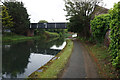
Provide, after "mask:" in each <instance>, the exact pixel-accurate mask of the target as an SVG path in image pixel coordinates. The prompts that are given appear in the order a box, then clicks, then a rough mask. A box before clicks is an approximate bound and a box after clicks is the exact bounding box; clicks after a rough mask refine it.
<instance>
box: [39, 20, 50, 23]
mask: <svg viewBox="0 0 120 80" xmlns="http://www.w3.org/2000/svg"><path fill="white" fill-rule="evenodd" d="M38 23H48V21H46V20H40V21H39V22H38Z"/></svg>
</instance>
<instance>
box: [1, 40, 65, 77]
mask: <svg viewBox="0 0 120 80" xmlns="http://www.w3.org/2000/svg"><path fill="white" fill-rule="evenodd" d="M65 45H66V42H65V40H64V38H58V39H56V40H49V41H48V40H39V39H37V40H28V41H24V42H19V43H12V44H3V45H2V78H27V76H29V75H30V74H31V73H32V72H34V71H36V70H37V69H38V68H40V67H41V66H43V65H45V64H46V63H47V62H48V61H49V60H50V59H52V58H53V57H54V56H55V55H56V54H57V53H59V52H60V51H61V50H62V49H63V48H64V46H65Z"/></svg>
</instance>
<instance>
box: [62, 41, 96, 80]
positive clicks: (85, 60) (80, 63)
mask: <svg viewBox="0 0 120 80" xmlns="http://www.w3.org/2000/svg"><path fill="white" fill-rule="evenodd" d="M73 42H74V48H73V52H72V55H71V57H70V60H69V62H68V67H67V68H66V69H65V70H64V73H63V76H62V78H98V75H97V70H96V67H95V64H94V62H93V61H92V59H91V57H90V55H89V53H88V52H87V50H86V49H85V48H84V46H83V45H82V44H81V43H80V41H78V40H74V41H73Z"/></svg>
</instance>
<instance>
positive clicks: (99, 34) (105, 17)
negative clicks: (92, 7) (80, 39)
mask: <svg viewBox="0 0 120 80" xmlns="http://www.w3.org/2000/svg"><path fill="white" fill-rule="evenodd" d="M109 24H110V14H102V15H98V16H95V18H94V19H93V20H91V22H90V25H91V31H92V35H93V37H94V39H95V40H96V41H97V42H100V43H101V42H103V40H104V37H105V34H106V32H107V30H108V29H109Z"/></svg>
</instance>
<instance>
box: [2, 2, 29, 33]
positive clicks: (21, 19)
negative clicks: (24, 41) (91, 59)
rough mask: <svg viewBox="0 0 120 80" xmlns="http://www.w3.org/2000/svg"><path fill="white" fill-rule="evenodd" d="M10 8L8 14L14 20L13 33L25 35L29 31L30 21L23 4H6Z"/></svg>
mask: <svg viewBox="0 0 120 80" xmlns="http://www.w3.org/2000/svg"><path fill="white" fill-rule="evenodd" d="M4 5H5V6H6V7H7V8H8V13H9V14H10V16H11V17H12V18H13V20H12V21H13V22H14V26H13V30H12V32H14V33H17V34H25V32H26V30H27V29H29V25H30V19H29V15H28V13H27V10H26V8H25V7H24V4H23V2H18V1H16V2H9V1H8V2H4Z"/></svg>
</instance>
